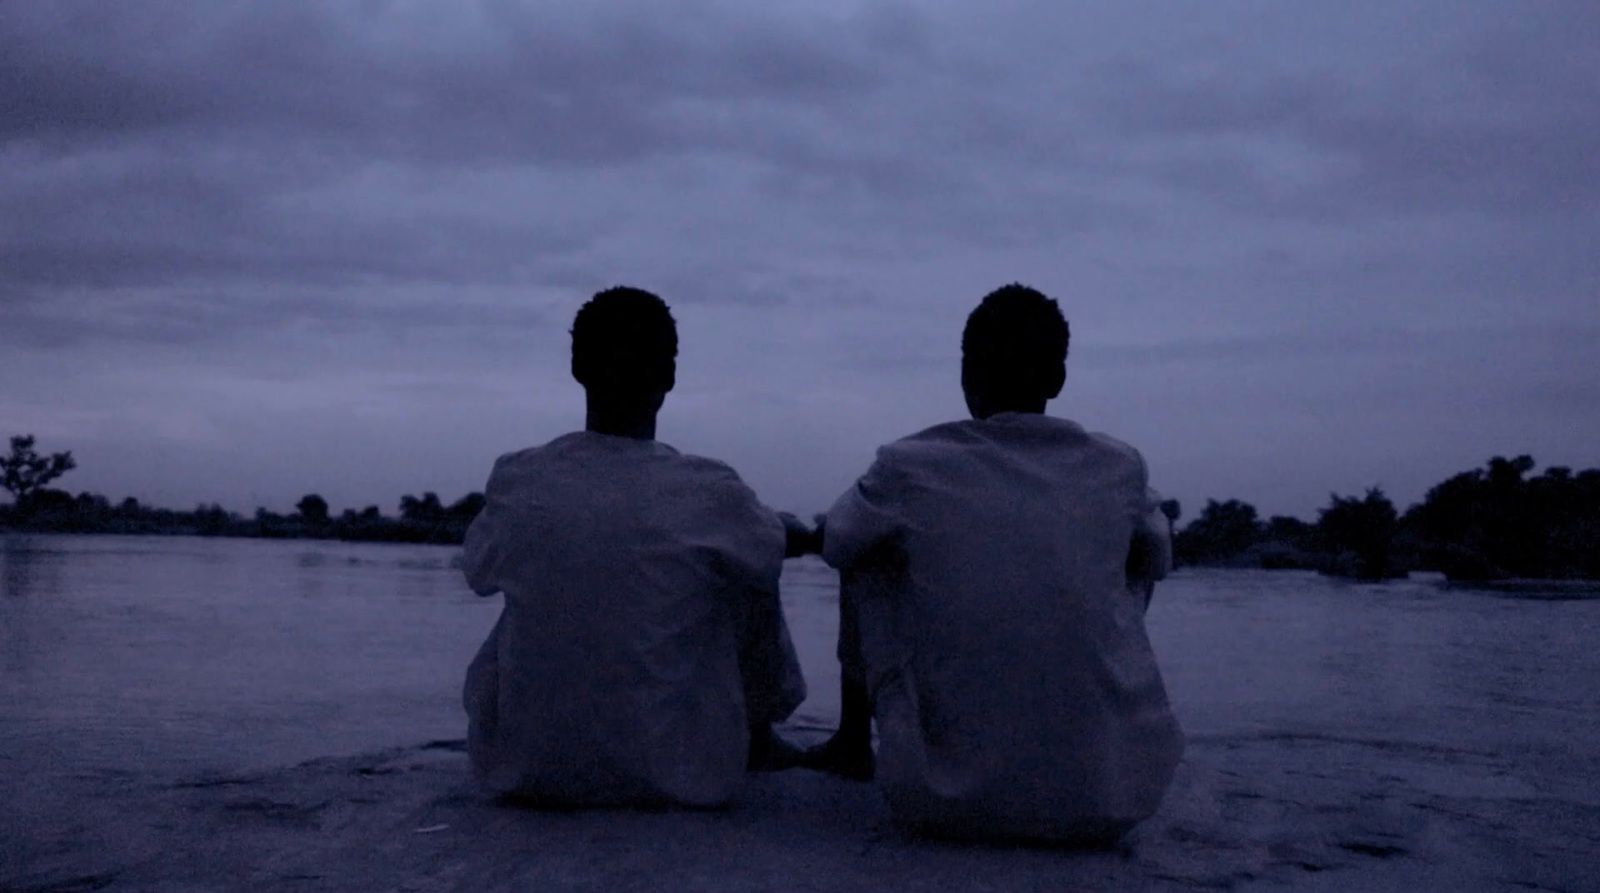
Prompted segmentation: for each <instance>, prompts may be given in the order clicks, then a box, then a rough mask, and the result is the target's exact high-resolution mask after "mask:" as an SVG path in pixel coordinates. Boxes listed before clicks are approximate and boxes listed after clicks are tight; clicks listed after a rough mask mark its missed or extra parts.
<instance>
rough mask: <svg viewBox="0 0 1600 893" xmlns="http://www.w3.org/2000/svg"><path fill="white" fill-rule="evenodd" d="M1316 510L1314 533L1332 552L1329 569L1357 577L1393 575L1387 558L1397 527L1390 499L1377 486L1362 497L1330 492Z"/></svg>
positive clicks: (1393, 570) (1392, 569)
mask: <svg viewBox="0 0 1600 893" xmlns="http://www.w3.org/2000/svg"><path fill="white" fill-rule="evenodd" d="M1329 498H1330V499H1331V502H1329V504H1328V507H1327V508H1325V509H1322V510H1321V511H1319V512H1318V513H1317V534H1318V535H1319V536H1320V537H1321V538H1322V540H1323V544H1324V545H1325V546H1327V547H1328V549H1329V550H1330V551H1331V552H1332V553H1333V555H1334V563H1333V566H1332V567H1331V568H1329V570H1330V571H1332V572H1333V573H1336V574H1339V575H1341V576H1353V577H1355V578H1357V579H1360V580H1383V579H1386V578H1388V577H1391V576H1395V569H1394V568H1393V567H1391V562H1390V560H1389V554H1390V550H1391V548H1392V547H1393V544H1394V536H1395V532H1396V530H1397V529H1398V526H1399V525H1398V523H1397V520H1396V514H1395V510H1394V503H1392V502H1390V501H1389V497H1387V496H1385V495H1383V491H1382V490H1381V489H1379V488H1377V487H1373V488H1372V489H1370V490H1368V491H1367V495H1366V496H1365V497H1364V498H1362V499H1357V498H1356V497H1354V496H1349V497H1345V496H1340V495H1339V494H1337V493H1330V494H1329Z"/></svg>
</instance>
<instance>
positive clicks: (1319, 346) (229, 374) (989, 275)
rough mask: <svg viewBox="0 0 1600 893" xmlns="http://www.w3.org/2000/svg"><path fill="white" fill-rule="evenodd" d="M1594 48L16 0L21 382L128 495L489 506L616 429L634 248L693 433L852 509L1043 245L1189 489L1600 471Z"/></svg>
mask: <svg viewBox="0 0 1600 893" xmlns="http://www.w3.org/2000/svg"><path fill="white" fill-rule="evenodd" d="M1597 48H1600V13H1597V12H1596V11H1595V10H1594V8H1593V6H1592V5H1591V4H1587V3H1582V2H1546V3H1540V4H1537V5H1533V6H1530V5H1527V4H1521V3H1482V4H1472V5H1471V6H1470V7H1462V6H1461V5H1459V4H1449V3H1442V2H1441V3H1377V2H1356V3H1348V4H1339V5H1338V6H1337V7H1328V8H1315V9H1311V8H1307V7H1304V6H1300V7H1296V8H1292V9H1291V8H1288V7H1283V8H1275V7H1268V8H1265V9H1263V8H1262V7H1260V6H1259V5H1258V4H1245V3H1229V2H1219V3H1208V4H1204V5H1196V4H1181V3H1129V4H1119V5H1117V6H1116V7H1114V8H1103V9H1087V10H1086V9H1068V8H1063V7H1060V6H1058V5H1055V4H1047V3H1042V2H1039V3H1015V4H1001V5H989V6H985V7H982V8H979V7H974V6H970V5H968V4H955V3H932V4H895V3H843V2H841V3H835V4H821V5H819V4H793V5H773V4H765V5H760V6H751V5H749V4H734V3H715V2H691V3H684V4H672V5H670V6H663V5H661V4H650V3H643V2H637V3H594V4H580V3H570V4H560V3H539V4H531V3H527V4H524V3H516V2H510V0H485V2H478V3H445V2H442V0H392V2H351V3H344V4H325V3H314V2H309V0H305V2H293V0H291V2H284V0H275V2H231V3H201V2H198V0H195V2H176V0H149V2H143V3H138V4H106V3H98V2H90V0H82V2H78V0H58V2H53V3H48V4H46V3H12V4H5V5H4V6H0V96H3V97H5V98H4V106H3V113H0V207H4V208H5V209H6V213H5V214H3V215H0V345H3V346H4V350H3V352H0V381H3V382H4V386H3V387H0V421H4V422H5V427H6V428H7V429H15V430H16V431H18V432H21V431H33V432H35V433H38V434H39V435H40V436H41V438H42V439H43V440H44V441H45V445H47V446H50V447H52V448H71V449H73V450H74V451H75V452H76V453H77V454H78V456H79V459H80V470H79V471H78V472H75V473H74V475H73V477H72V478H71V479H69V480H68V481H67V483H70V484H72V485H74V486H81V487H90V488H93V489H100V490H105V491H108V492H110V493H112V494H113V495H118V494H122V493H134V494H136V495H140V496H141V497H143V498H147V499H155V500H158V501H167V502H172V503H178V504H183V503H188V502H193V501H198V500H201V499H205V500H211V499H219V500H221V501H223V502H224V503H225V504H230V505H231V506H233V507H236V508H240V509H248V508H250V507H251V506H252V505H253V504H254V503H260V504H266V505H271V506H277V507H284V506H287V505H289V504H291V503H292V502H293V501H294V500H295V499H296V498H298V496H299V495H300V494H301V493H303V492H306V491H308V490H313V489H315V490H320V491H321V492H323V493H324V494H325V495H327V496H328V497H329V499H330V500H331V501H333V502H334V503H335V507H336V508H337V507H340V506H342V505H346V504H356V503H361V504H365V503H368V502H378V503H381V504H385V505H388V504H390V503H392V502H393V501H394V500H395V499H397V498H398V495H399V494H400V493H402V492H407V491H416V490H420V489H423V488H430V489H437V490H440V491H441V492H443V493H444V494H445V495H447V496H448V495H450V494H453V493H459V492H461V491H464V490H466V489H468V488H471V487H476V486H479V485H480V484H481V479H482V477H483V475H484V474H485V473H486V471H487V468H488V464H489V462H490V460H491V459H492V458H493V456H494V455H495V454H496V453H497V452H500V451H503V450H506V449H511V448H515V447H517V446H521V445H526V444H528V443H531V442H537V441H540V440H543V439H547V438H549V437H551V436H554V435H556V434H559V433H561V432H562V431H564V430H568V429H570V428H571V427H573V426H575V425H577V424H579V423H580V421H581V393H580V392H578V390H577V388H576V386H575V385H572V384H571V383H570V381H568V380H567V379H566V378H565V365H566V359H565V351H566V341H565V331H566V327H567V325H568V323H569V321H570V317H571V314H572V312H573V311H574V310H575V309H576V307H577V306H578V304H579V303H581V301H582V300H583V299H584V298H585V297H587V295H588V294H589V293H591V292H593V291H595V290H597V289H599V288H602V287H605V286H607V285H611V284H614V283H617V282H628V283H633V284H638V285H642V286H644V287H648V288H651V289H653V290H656V291H658V292H659V293H661V294H662V295H663V296H664V297H665V298H666V299H667V300H668V301H669V303H671V304H673V306H674V307H675V308H676V309H677V311H678V315H679V318H680V321H681V324H682V329H683V333H682V337H683V344H684V356H683V361H682V362H683V367H682V369H681V371H680V388H679V391H678V393H676V394H675V395H674V396H673V398H672V399H671V400H670V401H669V403H668V406H667V410H666V413H665V414H664V416H663V420H662V431H663V436H664V437H666V438H668V439H671V440H672V441H674V442H675V443H677V444H678V445H679V446H680V447H683V448H685V449H691V450H695V451H701V452H707V453H711V454H714V455H718V456H722V457H724V458H727V459H729V460H730V461H733V462H734V463H735V464H736V465H737V466H738V467H739V468H740V469H741V470H742V471H744V472H745V474H746V476H747V477H748V478H749V479H750V480H751V481H752V483H754V484H755V485H756V487H757V489H758V490H759V491H761V492H762V493H763V495H765V496H766V497H767V498H769V499H770V500H771V501H773V502H774V503H777V504H779V505H780V506H784V507H791V508H795V509H798V510H811V509H815V508H821V507H822V506H823V505H825V504H826V502H827V501H828V500H829V499H830V498H831V496H832V495H833V494H834V493H835V492H837V491H838V490H840V489H842V488H843V487H844V486H845V485H847V484H848V482H849V480H850V479H851V477H852V476H853V475H854V474H856V473H858V472H859V471H860V469H861V468H862V467H863V466H864V465H865V463H866V462H867V461H869V459H870V456H871V450H872V448H873V447H874V446H876V445H877V444H878V443H880V442H882V441H884V440H887V439H889V438H892V437H895V436H899V435H901V434H904V433H907V432H909V431H911V430H914V429H916V428H919V427H922V426H924V425H927V424H932V423H935V422H938V421H942V420H945V419H947V418H950V417H954V416H957V415H959V414H960V413H961V411H962V406H961V400H960V395H959V393H958V391H957V389H956V374H955V373H956V369H955V366H956V361H957V345H958V340H959V331H960V326H961V324H962V321H963V319H964V316H965V313H966V312H967V310H969V309H970V307H971V306H972V305H973V304H974V303H975V302H976V301H977V299H978V298H979V297H981V296H982V294H983V293H984V292H986V291H988V290H989V289H991V288H993V287H995V286H997V285H1000V284H1002V283H1004V282H1007V281H1011V280H1015V279H1020V280H1023V281H1026V282H1030V283H1032V284H1034V285H1036V286H1038V287H1040V288H1043V289H1044V290H1045V291H1047V292H1049V293H1051V294H1052V295H1054V296H1056V297H1059V298H1060V299H1061V300H1062V303H1063V306H1064V308H1065V309H1066V311H1067V313H1068V316H1069V317H1070V318H1071V320H1072V323H1073V326H1074V331H1075V333H1076V334H1075V339H1074V344H1075V347H1074V357H1073V359H1072V360H1071V363H1070V366H1071V371H1070V373H1069V375H1070V377H1069V384H1068V392H1067V395H1066V396H1065V397H1064V398H1063V400H1062V401H1061V403H1060V404H1059V405H1058V406H1057V408H1056V410H1055V411H1056V412H1058V413H1060V414H1063V415H1069V416H1073V417H1076V418H1079V419H1081V420H1082V421H1084V422H1085V423H1087V424H1089V425H1090V426H1091V427H1097V428H1104V429H1106V430H1110V431H1112V432H1114V433H1117V434H1119V435H1121V436H1123V437H1125V438H1126V439H1128V440H1130V441H1132V442H1134V443H1135V444H1136V445H1139V446H1140V447H1142V448H1143V449H1145V451H1146V452H1147V454H1148V456H1149V459H1150V462H1151V466H1152V468H1153V470H1154V473H1155V476H1156V483H1157V485H1158V486H1162V487H1163V488H1164V489H1167V490H1169V491H1171V492H1173V493H1175V494H1177V495H1179V496H1180V498H1183V499H1185V501H1186V502H1187V503H1189V504H1191V505H1192V504H1194V503H1195V502H1197V501H1198V500H1200V499H1201V498H1203V497H1205V496H1218V497H1223V496H1234V495H1237V496H1241V497H1244V498H1248V499H1253V500H1256V501H1258V502H1259V503H1260V504H1261V506H1262V508H1263V510H1264V511H1266V512H1295V513H1300V514H1307V513H1309V512H1310V511H1311V510H1312V509H1313V508H1314V507H1315V506H1316V505H1318V504H1320V503H1321V502H1323V501H1324V500H1325V498H1326V492H1327V491H1328V490H1330V489H1338V490H1341V491H1344V492H1348V491H1351V490H1355V489H1357V488H1360V487H1364V486H1368V485H1370V484H1373V483H1381V484H1384V485H1385V486H1387V487H1389V488H1390V489H1391V490H1392V491H1394V492H1395V494H1396V496H1398V497H1399V498H1401V499H1415V498H1417V497H1419V496H1420V495H1421V488H1422V487H1424V486H1425V485H1426V484H1428V483H1430V482H1432V481H1434V480H1437V479H1439V478H1441V477H1442V476H1444V475H1445V474H1447V473H1450V472H1453V471H1455V470H1459V469H1460V468H1463V467H1467V466H1470V465H1473V464H1476V463H1478V462H1481V461H1482V460H1484V459H1486V458H1487V457H1488V456H1489V455H1493V454H1495V453H1497V452H1533V453H1534V454H1535V455H1536V456H1538V457H1539V458H1540V459H1547V460H1548V461H1552V462H1565V463H1569V464H1587V465H1594V464H1600V456H1596V455H1595V453H1594V447H1593V444H1594V443H1596V442H1600V393H1597V392H1596V389H1595V387H1594V386H1593V384H1592V383H1593V382H1594V381H1596V380H1600V375H1597V373H1600V367H1597V366H1596V363H1595V361H1594V360H1593V359H1592V357H1591V353H1592V351H1591V350H1590V345H1592V344H1593V343H1595V336H1596V335H1600V309H1597V308H1600V301H1597V300H1596V294H1595V286H1594V283H1595V282H1596V281H1600V260H1597V258H1600V254H1597V253H1596V252H1595V251H1594V250H1593V246H1594V245H1595V244H1596V243H1597V237H1600V231H1597V230H1600V186H1597V185H1596V184H1600V160H1597V159H1600V151H1596V147H1597V145H1600V119H1597V118H1596V117H1595V116H1594V115H1593V114H1592V110H1593V109H1594V108H1596V107H1600V49H1597ZM0 433H3V432H0Z"/></svg>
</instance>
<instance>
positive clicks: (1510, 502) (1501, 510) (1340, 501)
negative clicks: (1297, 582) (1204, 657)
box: [1169, 456, 1600, 582]
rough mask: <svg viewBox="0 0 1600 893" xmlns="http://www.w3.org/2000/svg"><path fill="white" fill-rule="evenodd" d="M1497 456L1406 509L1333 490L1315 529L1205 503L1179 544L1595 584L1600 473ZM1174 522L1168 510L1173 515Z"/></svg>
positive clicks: (1262, 555)
mask: <svg viewBox="0 0 1600 893" xmlns="http://www.w3.org/2000/svg"><path fill="white" fill-rule="evenodd" d="M1534 467H1535V463H1534V460H1533V458H1532V457H1531V456H1517V457H1516V458H1514V459H1506V458H1504V457H1500V456H1497V457H1495V458H1493V459H1490V460H1489V462H1488V464H1487V465H1486V466H1485V467H1483V468H1479V469H1473V470H1471V471H1464V472H1462V473H1460V474H1457V475H1454V476H1452V477H1450V478H1448V479H1447V480H1445V481H1443V482H1441V483H1439V484H1437V485H1435V486H1434V487H1432V488H1431V489H1429V490H1428V493H1427V495H1426V496H1425V497H1424V498H1423V500H1422V501H1421V502H1419V503H1417V504H1415V505H1413V506H1411V507H1410V508H1408V509H1406V510H1405V512H1404V513H1399V512H1397V511H1396V509H1395V506H1394V503H1393V502H1391V501H1390V500H1389V498H1388V497H1387V496H1385V495H1384V493H1383V491H1382V490H1381V489H1378V488H1376V487H1374V488H1372V489H1370V490H1368V491H1367V492H1366V493H1365V494H1364V495H1362V496H1340V495H1339V494H1337V493H1335V494H1331V495H1330V497H1329V502H1328V505H1327V506H1325V507H1323V508H1322V509H1321V510H1319V511H1318V513H1317V520H1316V521H1315V522H1311V523H1307V522H1305V521H1302V520H1300V519H1298V518H1290V517H1284V516H1281V515H1276V516H1273V517H1271V518H1268V519H1266V520H1265V521H1262V520H1261V519H1260V518H1259V517H1258V516H1257V513H1256V509H1255V507H1254V506H1252V505H1250V504H1249V503H1245V502H1240V501H1238V500H1236V499H1230V500H1227V501H1225V502H1218V501H1216V500H1207V502H1206V505H1205V507H1204V508H1203V509H1201V511H1200V515H1199V517H1197V518H1195V519H1194V520H1193V521H1192V522H1190V523H1189V524H1188V525H1187V526H1185V527H1183V528H1181V529H1180V530H1178V532H1177V535H1176V537H1175V538H1174V541H1173V547H1174V551H1175V553H1176V556H1177V559H1178V561H1179V563H1181V564H1191V565H1211V566H1224V567H1260V568H1268V569H1274V568H1301V569H1309V570H1318V571H1322V572H1323V573H1328V574H1334V575H1337V576H1343V577H1352V578H1356V579H1364V580H1382V579H1388V578H1392V577H1399V576H1404V575H1405V574H1406V573H1408V572H1410V571H1436V572H1439V573H1443V574H1444V575H1445V576H1446V577H1448V578H1449V579H1451V580H1456V581H1472V582H1482V581H1490V580H1504V579H1528V578H1534V579H1556V580H1575V579H1589V580H1595V579H1600V469H1588V470H1585V471H1580V472H1577V473H1574V472H1573V471H1572V470H1571V469H1570V468H1564V467H1560V466H1555V467H1551V468H1546V469H1545V470H1544V471H1543V472H1542V473H1540V474H1538V475H1536V476H1531V475H1530V473H1531V472H1532V471H1533V469H1534ZM1169 516H1170V512H1169Z"/></svg>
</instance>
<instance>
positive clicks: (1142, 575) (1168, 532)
mask: <svg viewBox="0 0 1600 893" xmlns="http://www.w3.org/2000/svg"><path fill="white" fill-rule="evenodd" d="M1145 493H1146V503H1147V510H1146V511H1145V513H1144V515H1143V516H1142V517H1141V518H1140V519H1138V520H1137V521H1136V522H1135V523H1134V528H1133V542H1132V543H1131V544H1130V545H1129V549H1128V565H1127V575H1128V587H1129V588H1130V589H1132V590H1134V591H1137V592H1142V593H1143V595H1144V601H1145V606H1146V607H1148V606H1149V604H1150V597H1151V596H1152V595H1154V594H1155V588H1156V581H1158V580H1162V579H1165V578H1166V576H1167V573H1168V572H1169V571H1170V570H1172V522H1170V521H1168V520H1167V516H1166V515H1165V514H1163V513H1162V511H1161V496H1160V494H1159V493H1156V491H1154V490H1151V489H1149V488H1146V490H1145Z"/></svg>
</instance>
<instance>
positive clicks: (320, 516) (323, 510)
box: [294, 493, 328, 526]
mask: <svg viewBox="0 0 1600 893" xmlns="http://www.w3.org/2000/svg"><path fill="white" fill-rule="evenodd" d="M294 508H295V511H297V512H299V513H300V517H301V518H302V519H304V520H305V522H306V523H307V524H311V525H313V526H316V525H322V524H326V523H328V500H326V499H323V498H322V497H321V496H319V495H318V494H316V493H308V494H306V495H305V496H303V497H301V499H300V501H299V502H297V503H295V504H294Z"/></svg>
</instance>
